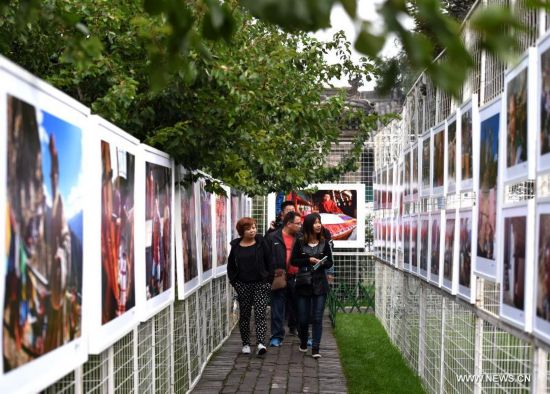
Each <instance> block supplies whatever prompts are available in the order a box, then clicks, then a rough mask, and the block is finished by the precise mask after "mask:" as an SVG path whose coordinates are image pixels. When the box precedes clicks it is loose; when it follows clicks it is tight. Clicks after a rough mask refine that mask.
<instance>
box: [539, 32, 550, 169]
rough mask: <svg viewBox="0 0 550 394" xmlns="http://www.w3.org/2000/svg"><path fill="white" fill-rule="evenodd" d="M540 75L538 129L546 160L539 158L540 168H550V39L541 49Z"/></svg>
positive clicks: (540, 144)
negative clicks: (549, 154)
mask: <svg viewBox="0 0 550 394" xmlns="http://www.w3.org/2000/svg"><path fill="white" fill-rule="evenodd" d="M539 50H540V51H541V53H540V56H539V65H540V67H539V73H540V74H539V75H538V78H537V83H538V89H539V94H540V97H539V113H540V118H539V121H540V126H539V127H540V130H538V136H537V137H538V140H539V141H538V143H539V155H540V156H544V157H545V158H544V160H539V169H544V168H548V167H549V166H550V159H546V157H550V156H546V155H548V153H550V40H548V39H546V40H545V42H544V43H543V44H542V45H541V48H540V49H539Z"/></svg>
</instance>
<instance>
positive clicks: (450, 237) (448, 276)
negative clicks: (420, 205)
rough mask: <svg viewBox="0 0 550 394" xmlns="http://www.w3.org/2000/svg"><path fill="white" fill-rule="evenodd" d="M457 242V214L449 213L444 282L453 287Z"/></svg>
mask: <svg viewBox="0 0 550 394" xmlns="http://www.w3.org/2000/svg"><path fill="white" fill-rule="evenodd" d="M454 243H455V214H454V213H447V220H446V222H445V252H444V255H443V283H444V285H445V287H447V288H451V287H452V283H453V261H454V259H453V257H454Z"/></svg>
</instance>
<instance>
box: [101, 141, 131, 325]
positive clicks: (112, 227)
mask: <svg viewBox="0 0 550 394" xmlns="http://www.w3.org/2000/svg"><path fill="white" fill-rule="evenodd" d="M101 163H102V175H101V268H102V270H101V288H102V314H101V322H102V324H106V323H108V322H110V321H111V320H113V319H114V318H116V317H118V316H121V315H123V314H124V313H126V311H129V310H130V309H132V308H133V307H134V306H135V305H136V296H135V258H134V212H135V210H134V184H135V156H134V155H133V154H131V153H128V152H127V151H126V150H125V149H123V148H120V147H118V146H116V145H115V144H110V143H109V142H106V141H101Z"/></svg>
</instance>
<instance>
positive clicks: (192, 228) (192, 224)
mask: <svg viewBox="0 0 550 394" xmlns="http://www.w3.org/2000/svg"><path fill="white" fill-rule="evenodd" d="M179 191H180V216H181V246H180V248H181V258H182V262H183V283H184V286H183V292H184V293H187V292H189V291H190V290H192V289H193V288H194V287H195V286H196V285H197V284H198V276H199V265H198V264H199V257H198V239H197V211H196V203H197V201H196V200H197V198H196V193H195V184H193V183H190V182H188V183H184V184H180V185H179ZM179 267H181V264H180V265H178V268H179ZM179 280H180V279H179V277H178V281H179Z"/></svg>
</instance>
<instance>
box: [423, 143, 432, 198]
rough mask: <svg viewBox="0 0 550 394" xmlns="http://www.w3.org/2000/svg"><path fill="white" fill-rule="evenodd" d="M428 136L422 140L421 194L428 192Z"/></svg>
mask: <svg viewBox="0 0 550 394" xmlns="http://www.w3.org/2000/svg"><path fill="white" fill-rule="evenodd" d="M430 186H431V185H430V137H429V135H428V136H426V138H425V139H424V140H423V142H422V193H421V194H422V195H428V194H430Z"/></svg>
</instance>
